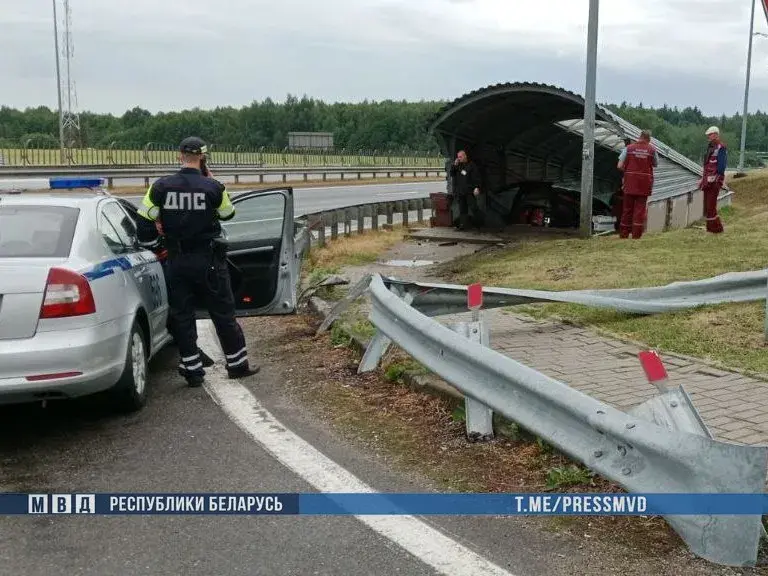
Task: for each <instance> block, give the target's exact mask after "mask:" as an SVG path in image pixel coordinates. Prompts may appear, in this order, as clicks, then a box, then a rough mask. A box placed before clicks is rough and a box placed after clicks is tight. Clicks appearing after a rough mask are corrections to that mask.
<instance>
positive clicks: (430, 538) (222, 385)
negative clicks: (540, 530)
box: [197, 320, 514, 576]
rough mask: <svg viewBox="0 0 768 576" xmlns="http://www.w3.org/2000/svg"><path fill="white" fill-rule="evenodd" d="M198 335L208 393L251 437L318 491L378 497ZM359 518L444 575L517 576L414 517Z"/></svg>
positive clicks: (201, 327) (204, 328) (202, 325)
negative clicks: (235, 374)
mask: <svg viewBox="0 0 768 576" xmlns="http://www.w3.org/2000/svg"><path fill="white" fill-rule="evenodd" d="M197 332H198V342H199V344H200V347H201V348H202V349H203V350H205V351H206V353H207V354H208V355H209V356H210V357H211V358H212V359H213V360H214V361H216V366H213V367H211V368H209V369H208V371H207V374H206V383H205V389H206V391H207V392H208V393H209V394H210V395H211V397H212V398H213V400H214V402H216V403H217V404H218V405H219V406H220V407H221V408H222V409H223V410H224V411H225V412H226V413H227V415H228V416H229V417H230V418H231V419H232V420H233V421H234V422H235V423H236V424H237V425H238V426H239V427H240V428H242V429H243V430H244V431H245V432H246V433H248V435H249V436H250V437H251V438H253V439H254V440H255V441H256V442H258V443H259V444H261V446H262V447H264V448H265V449H266V450H267V451H268V452H269V453H270V454H272V455H273V456H274V457H275V458H276V459H277V460H278V461H279V462H280V463H282V464H283V465H284V466H286V467H288V468H289V469H291V470H293V472H295V473H296V474H297V475H299V476H300V477H301V478H302V479H304V480H305V481H306V482H308V483H309V484H311V485H312V486H314V487H315V488H316V489H317V490H318V491H319V492H326V493H334V492H335V493H366V492H368V493H375V492H376V490H374V489H373V488H371V487H370V486H368V485H366V484H365V483H363V482H362V481H361V480H360V479H359V478H357V477H356V476H354V475H353V474H352V473H350V472H349V471H348V470H346V469H345V468H342V467H341V466H339V465H338V464H336V463H335V462H334V461H333V460H331V459H329V458H328V457H326V456H325V455H323V454H322V453H320V452H319V451H318V450H317V449H316V448H314V447H313V446H312V445H311V444H309V443H308V442H306V441H304V440H302V439H301V438H300V437H299V436H297V435H296V434H294V433H293V432H291V431H290V430H288V428H286V427H285V426H284V425H283V424H282V423H280V422H279V421H278V420H277V419H276V418H275V417H274V416H273V415H272V414H270V413H269V412H268V411H267V410H266V409H265V408H264V406H263V405H262V404H261V403H260V402H259V401H258V400H257V399H256V398H255V397H254V396H253V394H251V392H250V391H249V390H248V389H247V388H246V387H245V386H243V385H242V384H239V383H238V382H237V381H236V380H229V379H228V378H227V377H226V375H225V373H224V369H223V367H222V365H221V362H222V361H223V354H222V352H221V348H220V347H219V342H218V338H217V337H216V333H215V330H214V328H213V324H212V323H211V322H210V320H199V321H198V322H197ZM356 518H357V519H358V520H360V522H362V523H363V524H365V525H366V526H368V527H369V528H371V529H372V530H374V531H375V532H378V533H379V534H381V535H382V536H384V537H385V538H387V539H389V540H391V541H392V542H394V543H395V544H397V545H398V546H400V547H401V548H403V549H405V550H406V551H408V552H409V553H410V554H412V555H413V556H415V557H416V558H418V559H419V560H420V561H422V562H424V563H425V564H428V565H429V566H432V567H433V568H435V569H436V570H437V571H438V572H439V573H440V574H444V575H445V576H514V575H513V574H511V573H510V572H507V571H506V570H504V569H503V568H501V567H499V566H497V565H496V564H493V563H491V562H489V561H488V560H486V559H485V558H483V557H482V556H479V555H478V554H476V553H474V552H473V551H472V550H470V549H469V548H467V547H465V546H463V545H462V544H460V543H458V542H456V541H455V540H453V539H451V538H449V537H448V536H446V535H444V534H442V533H441V532H439V531H438V530H436V529H435V528H432V527H431V526H429V525H428V524H426V523H425V522H422V521H421V520H419V519H417V518H415V517H413V516H356Z"/></svg>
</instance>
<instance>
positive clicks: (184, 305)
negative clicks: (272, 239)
mask: <svg viewBox="0 0 768 576" xmlns="http://www.w3.org/2000/svg"><path fill="white" fill-rule="evenodd" d="M181 151H182V152H183V153H187V154H196V155H199V154H204V153H205V152H206V148H205V144H204V143H203V142H202V140H200V139H199V138H187V139H186V140H184V141H183V142H182V143H181ZM139 214H140V215H141V216H143V217H145V218H147V219H148V220H154V221H160V222H161V223H162V227H163V234H164V237H165V244H166V249H167V250H168V260H167V264H166V271H167V278H168V285H169V295H168V296H169V297H168V299H169V302H170V305H171V316H172V323H173V327H174V332H175V334H174V336H175V338H176V339H177V343H178V346H179V354H180V356H181V363H180V365H179V372H180V373H181V374H182V375H183V376H184V377H186V378H187V381H188V382H189V384H190V385H194V386H199V385H200V384H202V380H203V375H204V374H205V371H204V370H203V362H202V358H201V355H200V353H199V351H198V348H197V333H196V330H195V303H196V302H203V303H204V304H205V307H206V308H207V309H208V312H209V314H210V316H211V320H212V321H213V324H214V326H215V327H216V333H217V334H218V337H219V341H220V342H221V348H222V350H223V351H224V355H225V357H226V367H227V371H228V372H229V375H230V377H231V378H240V377H243V376H247V375H250V374H253V373H255V372H256V370H251V369H250V367H249V363H248V352H247V348H246V345H245V338H244V336H243V332H242V330H241V329H240V326H239V324H238V323H237V320H236V319H235V299H234V296H233V294H232V287H231V284H230V278H229V270H228V268H227V262H226V249H225V245H224V244H223V242H222V241H221V225H220V224H219V220H229V219H231V218H232V217H234V215H235V209H234V206H233V205H232V203H231V202H230V200H229V196H228V194H227V191H226V189H225V187H224V185H223V184H222V183H221V182H218V181H216V180H214V179H212V178H208V177H206V176H203V174H202V173H201V172H200V170H199V169H196V168H188V167H185V168H182V169H181V170H179V172H177V173H176V174H172V175H170V176H165V177H164V178H161V179H159V180H158V181H157V182H155V183H154V184H153V185H152V186H150V188H149V190H148V191H147V194H146V196H145V197H144V200H143V202H142V206H141V208H140V209H139Z"/></svg>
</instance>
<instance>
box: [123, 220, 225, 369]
mask: <svg viewBox="0 0 768 576" xmlns="http://www.w3.org/2000/svg"><path fill="white" fill-rule="evenodd" d="M136 224H137V226H136V234H137V236H138V239H139V244H141V245H142V246H144V247H145V248H147V249H148V250H152V251H154V252H155V253H156V254H157V255H158V257H159V258H160V265H161V266H162V267H163V276H164V278H165V290H166V292H167V293H168V294H169V295H170V293H171V283H170V282H169V277H168V262H167V261H166V260H165V259H163V258H162V256H161V254H162V252H163V251H164V246H163V243H162V238H161V237H160V233H159V232H158V230H157V227H155V223H154V222H150V221H149V220H147V219H146V218H139V221H138V222H137V223H136ZM193 327H194V324H193ZM166 328H167V329H168V332H169V333H170V334H171V336H172V337H173V340H174V342H176V345H177V346H178V343H179V336H178V330H177V329H176V324H175V322H174V318H173V316H172V315H171V314H169V315H168V322H167V323H166ZM195 341H197V331H195ZM197 351H198V353H199V354H200V358H201V360H202V362H203V368H207V367H209V366H213V364H214V362H213V360H212V359H211V358H210V357H209V356H208V354H206V353H205V352H203V351H202V350H200V349H199V348H198V350H197Z"/></svg>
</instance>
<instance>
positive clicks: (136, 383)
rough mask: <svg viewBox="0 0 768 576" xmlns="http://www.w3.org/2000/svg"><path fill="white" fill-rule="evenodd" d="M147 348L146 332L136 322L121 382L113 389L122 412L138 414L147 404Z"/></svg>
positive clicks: (116, 402) (114, 399) (129, 340)
mask: <svg viewBox="0 0 768 576" xmlns="http://www.w3.org/2000/svg"><path fill="white" fill-rule="evenodd" d="M147 348H148V346H147V338H146V336H145V335H144V330H142V328H141V325H140V324H139V322H138V321H137V320H134V321H133V326H132V327H131V335H130V337H129V338H128V349H127V350H126V353H125V367H124V368H123V373H122V375H121V376H120V380H118V381H117V384H115V386H114V387H113V389H112V398H113V401H114V404H115V408H117V410H119V411H120V412H136V411H138V410H141V409H142V408H143V407H144V405H145V404H146V402H147V381H148V372H149V361H148V360H147Z"/></svg>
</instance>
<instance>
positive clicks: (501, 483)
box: [246, 315, 768, 576]
mask: <svg viewBox="0 0 768 576" xmlns="http://www.w3.org/2000/svg"><path fill="white" fill-rule="evenodd" d="M318 323H319V320H317V319H315V318H311V317H309V316H303V315H300V316H292V317H283V318H259V319H253V320H249V321H248V322H247V323H246V331H247V332H250V333H254V334H259V346H260V350H259V354H260V355H261V356H266V358H267V359H268V360H269V361H270V362H272V363H274V364H275V365H282V368H281V370H283V371H284V372H285V374H284V377H285V381H286V382H287V385H286V393H288V394H289V395H291V396H293V397H294V400H296V401H298V402H299V403H300V404H302V405H304V406H306V407H307V408H308V409H309V410H310V411H312V412H313V415H314V417H315V418H318V419H319V420H321V421H325V422H327V423H328V424H330V425H331V427H332V428H333V429H334V431H335V432H336V433H337V434H338V435H339V436H340V437H341V438H343V439H344V440H345V441H346V442H349V443H352V444H353V445H357V446H358V447H359V448H360V449H363V450H365V451H366V453H368V454H374V455H376V457H377V458H380V459H382V460H384V461H385V462H386V463H387V464H388V465H389V466H390V468H393V469H395V470H398V471H402V472H403V473H409V474H414V473H416V474H419V475H422V476H423V477H425V478H427V479H429V481H431V482H432V483H435V484H436V486H437V487H438V489H441V490H443V491H469V492H542V491H547V490H552V489H553V488H552V480H553V478H554V479H555V480H558V481H563V479H564V478H565V479H567V478H568V477H569V476H568V475H569V474H574V471H573V470H572V469H570V468H569V467H570V466H571V464H570V463H569V462H568V460H567V459H566V458H564V457H563V456H562V455H560V454H558V453H557V452H555V451H554V450H552V449H551V448H550V447H548V446H546V445H545V444H544V443H542V442H540V441H537V440H536V439H535V438H533V437H530V436H529V435H527V434H526V433H525V431H522V430H513V431H512V433H511V434H510V437H502V436H499V437H497V439H495V440H494V441H491V442H487V443H473V442H470V441H468V440H467V439H466V437H465V434H464V424H463V422H462V421H461V420H460V419H457V418H456V408H457V406H458V405H460V403H459V402H458V401H456V400H452V399H450V398H447V397H441V396H434V395H430V394H426V393H424V392H418V391H414V390H411V389H409V388H407V387H406V386H404V385H403V384H401V383H400V382H399V380H398V378H393V377H391V375H390V378H386V377H385V374H386V372H387V366H386V365H385V366H383V367H382V369H381V370H380V371H378V372H375V373H369V374H364V375H358V374H357V365H358V362H359V354H358V353H357V352H355V351H354V350H352V349H351V348H349V347H348V346H345V345H338V344H337V345H334V344H333V343H332V340H331V338H332V336H331V335H330V334H323V335H321V336H319V337H315V336H314V333H315V329H316V327H317V325H318ZM264 335H269V336H268V338H266V339H265V338H264ZM288 357H290V358H291V363H290V366H289V365H288V364H285V363H284V359H285V358H288ZM402 358H403V356H402V355H398V354H395V355H393V356H392V357H389V363H390V365H391V364H392V363H393V362H398V361H402ZM293 366H301V367H302V369H301V370H296V369H294V368H291V367H293ZM576 469H577V470H579V469H580V468H579V467H576ZM553 471H555V472H553ZM582 473H583V470H582ZM572 477H579V476H572ZM580 478H581V479H582V480H584V482H583V483H580V484H577V485H570V486H569V485H559V486H557V487H556V488H555V489H554V490H555V491H557V492H568V491H571V492H616V491H618V490H619V489H618V488H617V487H616V486H614V485H612V484H610V483H609V482H607V481H605V480H604V479H602V478H599V477H593V476H589V477H588V478H584V477H583V476H582V477H580ZM514 520H515V522H521V523H522V524H523V525H524V526H525V527H526V529H530V530H534V531H542V532H548V533H551V532H555V533H557V534H558V535H559V536H561V537H562V538H563V539H564V540H563V541H564V542H569V543H572V544H573V546H576V547H578V548H580V549H582V550H584V549H587V550H588V555H589V557H590V558H594V562H595V566H597V565H608V566H611V571H610V572H608V573H611V574H623V575H635V574H637V575H641V574H642V575H647V574H664V575H667V574H669V575H670V576H671V575H672V574H675V575H686V576H687V575H691V576H692V575H694V574H697V575H709V574H712V575H714V574H718V575H724V576H725V575H736V574H768V571H765V570H763V569H739V570H732V569H728V568H723V567H718V566H714V565H711V564H709V563H707V562H705V561H702V560H700V559H698V558H695V557H693V556H692V555H691V554H690V553H689V552H688V551H687V549H686V547H685V546H684V544H683V543H682V542H681V541H680V539H679V537H678V536H677V535H676V534H675V533H674V532H673V531H672V530H671V528H670V527H669V526H668V525H667V524H666V523H665V522H664V521H663V520H662V519H661V518H655V517H649V518H638V517H548V518H516V519H514ZM516 525H518V526H519V525H521V524H520V523H518V524H516ZM584 568H585V570H584V571H579V573H582V574H590V573H598V572H599V573H606V572H604V571H603V570H599V571H598V572H592V571H591V570H587V569H586V568H588V567H584Z"/></svg>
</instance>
